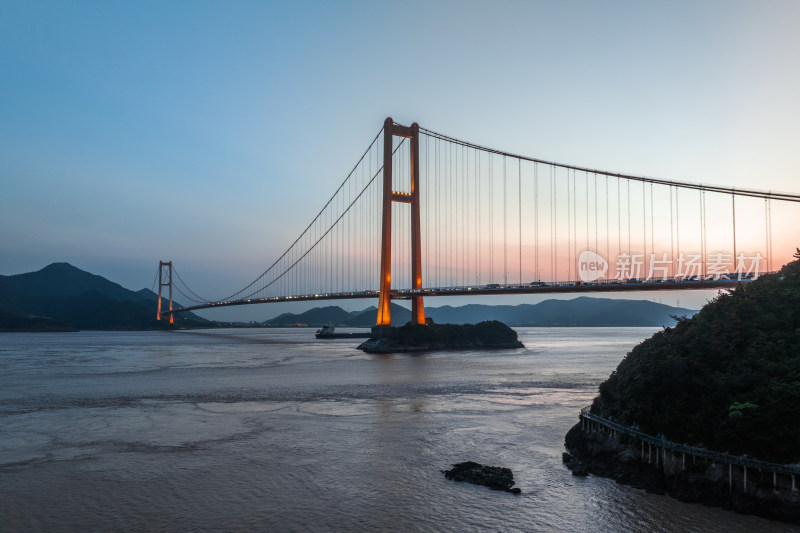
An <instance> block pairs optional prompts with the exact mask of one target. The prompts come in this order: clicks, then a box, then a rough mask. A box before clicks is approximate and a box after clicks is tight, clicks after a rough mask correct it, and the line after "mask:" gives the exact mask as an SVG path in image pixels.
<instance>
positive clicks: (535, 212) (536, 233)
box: [533, 163, 542, 281]
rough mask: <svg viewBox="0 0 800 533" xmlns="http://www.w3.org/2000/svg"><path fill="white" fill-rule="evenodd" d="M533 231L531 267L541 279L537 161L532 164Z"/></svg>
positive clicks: (539, 279) (537, 278) (538, 279)
mask: <svg viewBox="0 0 800 533" xmlns="http://www.w3.org/2000/svg"><path fill="white" fill-rule="evenodd" d="M533 215H534V217H535V218H534V219H533V233H534V239H533V240H534V260H533V268H534V269H535V270H536V272H535V275H536V278H535V279H536V281H541V280H542V276H541V275H540V274H539V163H534V164H533Z"/></svg>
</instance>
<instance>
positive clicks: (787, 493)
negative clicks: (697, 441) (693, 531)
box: [564, 423, 800, 524]
mask: <svg viewBox="0 0 800 533" xmlns="http://www.w3.org/2000/svg"><path fill="white" fill-rule="evenodd" d="M565 445H566V447H567V450H568V451H569V453H568V454H565V455H564V462H565V464H566V465H567V468H569V469H570V470H572V471H573V474H574V475H585V474H586V473H590V474H593V475H596V476H601V477H607V478H612V479H614V480H616V481H617V483H622V484H625V485H630V486H633V487H635V488H638V489H643V490H645V491H647V492H650V493H655V494H668V495H669V496H671V497H673V498H675V499H676V500H678V501H681V502H687V503H701V504H703V505H708V506H712V507H722V508H724V509H728V510H732V511H736V512H737V513H744V514H753V515H757V516H761V517H764V518H769V519H772V520H778V521H781V522H789V523H792V524H800V492H797V491H792V490H791V489H790V488H789V487H787V486H783V485H779V486H778V488H777V490H776V489H775V488H774V487H773V485H772V482H773V480H772V476H771V475H769V476H766V475H765V476H764V478H762V479H759V477H758V471H755V472H754V473H753V474H751V475H752V476H753V477H752V478H748V487H747V491H746V492H745V491H744V490H743V483H742V480H741V479H737V476H736V473H735V474H734V481H733V488H732V489H731V486H730V484H729V483H730V482H729V480H728V467H727V465H723V464H722V463H717V464H716V465H715V464H712V463H711V462H707V461H700V460H698V461H696V462H695V461H692V462H688V461H687V462H686V464H685V465H684V464H683V463H682V460H681V458H680V457H671V456H670V454H667V457H666V460H663V461H660V462H659V464H658V465H656V464H655V463H654V462H653V463H648V462H647V461H646V460H645V461H642V460H641V455H640V452H638V451H637V450H635V449H633V448H631V447H629V446H627V445H626V444H624V443H621V442H619V441H618V440H617V438H616V437H614V436H611V434H609V433H603V432H591V431H583V430H582V429H581V424H580V423H578V424H576V425H575V426H573V427H572V429H570V430H569V432H568V433H567V435H566V437H565ZM767 477H768V478H769V479H767Z"/></svg>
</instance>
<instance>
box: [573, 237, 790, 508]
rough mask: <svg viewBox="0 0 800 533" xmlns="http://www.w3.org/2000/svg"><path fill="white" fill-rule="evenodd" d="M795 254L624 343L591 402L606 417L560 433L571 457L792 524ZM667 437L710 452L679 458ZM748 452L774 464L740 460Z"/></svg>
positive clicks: (600, 471)
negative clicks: (628, 345)
mask: <svg viewBox="0 0 800 533" xmlns="http://www.w3.org/2000/svg"><path fill="white" fill-rule="evenodd" d="M794 257H795V258H796V260H795V261H792V262H790V263H788V264H787V265H785V266H784V267H783V268H782V269H781V270H780V271H779V272H778V273H775V274H768V275H763V276H761V277H760V278H758V279H757V280H755V281H752V282H750V283H748V284H740V285H739V286H737V287H736V288H735V289H733V290H731V291H728V292H725V293H721V294H720V295H719V296H718V297H717V298H715V299H714V300H712V301H711V302H709V303H708V304H707V305H706V306H705V307H703V308H702V309H701V310H700V312H699V313H698V314H697V315H695V316H694V317H693V318H691V319H689V318H681V319H680V320H679V321H678V324H677V325H676V326H674V327H667V328H664V330H663V331H661V332H659V333H656V334H655V335H653V336H652V337H651V338H650V339H648V340H646V341H644V342H642V343H641V344H639V345H638V346H636V347H635V348H633V350H631V351H630V352H629V353H628V354H627V356H626V357H625V358H624V359H623V360H622V362H621V363H620V364H619V366H618V367H617V369H616V370H615V371H614V372H613V373H612V374H611V376H610V377H609V378H608V379H607V380H606V381H605V382H603V383H602V384H601V385H600V390H599V392H600V394H599V396H598V397H597V398H595V400H594V402H593V403H592V405H591V408H590V409H589V410H588V412H589V413H590V414H591V415H592V416H594V417H597V418H596V420H598V421H600V420H602V421H610V423H607V424H606V427H601V425H598V424H593V423H592V422H591V418H589V417H585V416H582V418H581V422H579V423H578V424H577V425H576V426H574V427H573V428H572V429H571V430H570V431H569V433H568V434H567V436H566V445H567V448H568V450H569V452H570V453H569V454H566V455H565V462H568V463H569V464H568V466H570V467H573V466H574V467H577V470H578V471H588V472H589V473H593V474H597V475H603V476H609V477H614V478H616V479H617V481H619V482H622V483H630V484H633V485H635V486H639V487H641V488H646V489H648V490H650V491H653V492H661V493H663V492H666V493H669V494H670V495H672V496H673V497H676V498H678V499H679V500H682V501H695V502H702V503H705V504H708V505H717V506H721V507H725V508H728V509H734V510H736V511H739V512H746V513H752V514H758V515H761V516H765V517H768V518H773V519H778V520H783V521H788V522H793V523H800V493H799V492H798V490H797V489H798V485H800V475H795V471H798V472H800V468H798V463H800V424H798V423H797V422H798V420H800V249H798V250H797V252H796V253H795V254H794ZM609 427H610V428H611V429H609ZM614 428H616V430H614ZM636 435H641V436H642V438H635V437H636ZM647 436H653V437H654V438H656V439H658V440H657V441H655V443H653V442H650V441H648V440H646V437H647ZM643 439H645V440H643ZM660 442H664V445H663V446H662V447H661V448H660V449H661V450H662V451H663V454H661V455H659V452H658V449H659V443H660ZM667 443H670V444H669V445H667ZM674 443H683V444H678V445H677V446H679V447H681V449H687V450H703V451H704V450H708V451H709V452H710V451H713V452H718V453H717V454H716V455H718V456H719V457H718V459H717V460H715V459H714V458H713V455H714V454H713V453H708V454H705V453H704V452H702V453H700V454H699V455H706V458H702V457H701V458H700V459H698V458H697V457H695V456H690V457H689V459H687V458H686V457H687V455H691V454H690V453H687V452H681V451H679V452H677V453H676V452H675V451H674V450H676V449H677V448H676V445H675V444H674ZM690 447H691V448H690ZM653 448H656V450H657V451H656V455H655V459H653V455H652V454H653V452H652V450H653ZM667 450H670V451H669V452H668V451H667ZM709 457H710V458H709ZM726 459H727V462H726ZM756 462H759V463H761V462H763V464H767V462H769V463H771V465H772V468H771V470H772V471H769V470H768V469H760V468H757V467H751V468H749V469H748V468H747V465H748V464H752V463H756ZM573 473H576V470H575V469H573ZM748 474H749V476H750V477H749V479H748ZM796 478H797V479H796Z"/></svg>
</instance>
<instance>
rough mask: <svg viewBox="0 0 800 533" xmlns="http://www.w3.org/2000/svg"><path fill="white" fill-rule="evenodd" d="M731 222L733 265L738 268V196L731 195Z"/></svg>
mask: <svg viewBox="0 0 800 533" xmlns="http://www.w3.org/2000/svg"><path fill="white" fill-rule="evenodd" d="M731 220H732V222H733V265H734V267H735V266H736V194H735V193H731Z"/></svg>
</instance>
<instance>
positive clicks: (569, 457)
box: [561, 452, 572, 463]
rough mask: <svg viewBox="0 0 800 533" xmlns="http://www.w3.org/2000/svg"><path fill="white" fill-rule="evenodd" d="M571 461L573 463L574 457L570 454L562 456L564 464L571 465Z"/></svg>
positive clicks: (565, 453)
mask: <svg viewBox="0 0 800 533" xmlns="http://www.w3.org/2000/svg"><path fill="white" fill-rule="evenodd" d="M571 461H572V456H571V455H570V454H569V452H564V453H562V454H561V462H562V463H569V462H571Z"/></svg>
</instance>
